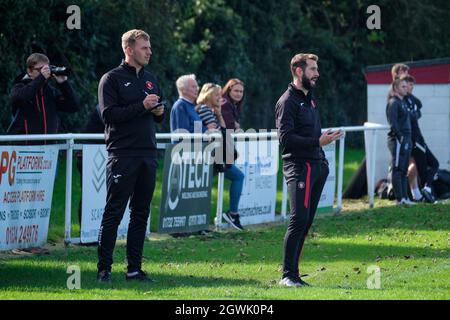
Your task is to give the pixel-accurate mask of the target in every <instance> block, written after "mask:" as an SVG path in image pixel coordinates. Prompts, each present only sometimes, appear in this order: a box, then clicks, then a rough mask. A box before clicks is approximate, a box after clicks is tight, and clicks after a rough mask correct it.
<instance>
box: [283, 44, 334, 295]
mask: <svg viewBox="0 0 450 320" xmlns="http://www.w3.org/2000/svg"><path fill="white" fill-rule="evenodd" d="M317 60H318V57H317V56H315V55H313V54H303V53H301V54H297V55H295V56H294V57H293V58H292V60H291V72H292V75H293V82H292V83H291V84H289V87H288V89H287V90H286V92H285V93H284V94H283V95H282V96H281V97H280V99H279V100H278V102H277V104H276V107H275V113H276V127H277V129H278V136H279V141H280V145H281V152H282V158H283V174H284V177H285V178H286V182H287V186H288V193H289V201H290V207H291V216H290V221H289V225H288V229H287V232H286V235H285V238H284V263H283V276H282V280H281V281H280V284H281V285H285V286H289V287H300V286H307V285H308V284H307V283H306V282H304V281H303V280H302V279H301V278H300V273H299V268H298V265H299V259H300V256H301V252H302V248H303V244H304V242H305V238H306V235H307V234H308V230H309V228H310V227H311V225H312V222H313V219H314V216H315V213H316V209H317V206H318V203H319V200H320V196H321V194H322V189H323V187H324V185H325V182H326V179H327V176H328V173H329V170H328V162H327V160H326V159H325V154H324V152H323V150H322V148H321V147H322V146H324V145H327V144H329V143H331V142H332V141H334V140H336V139H338V138H340V137H341V135H342V133H340V132H339V131H336V132H334V133H331V132H330V130H328V131H327V132H326V133H324V134H323V135H322V134H321V125H320V114H319V107H318V105H317V102H316V100H315V99H314V97H313V95H312V92H311V90H312V89H313V88H314V87H315V85H316V81H317V79H318V78H319V73H318V68H317Z"/></svg>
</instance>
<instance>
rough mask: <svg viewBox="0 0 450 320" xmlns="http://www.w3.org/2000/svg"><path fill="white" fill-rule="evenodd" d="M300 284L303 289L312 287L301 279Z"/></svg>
mask: <svg viewBox="0 0 450 320" xmlns="http://www.w3.org/2000/svg"><path fill="white" fill-rule="evenodd" d="M299 282H300V284H301V285H302V287H311V285H310V284H309V283H308V282H306V281H303V280H302V279H300V281H299Z"/></svg>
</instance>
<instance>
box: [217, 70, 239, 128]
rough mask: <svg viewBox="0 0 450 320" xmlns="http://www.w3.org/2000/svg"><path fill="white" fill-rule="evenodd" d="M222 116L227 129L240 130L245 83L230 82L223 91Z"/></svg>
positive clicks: (234, 80)
mask: <svg viewBox="0 0 450 320" xmlns="http://www.w3.org/2000/svg"><path fill="white" fill-rule="evenodd" d="M222 98H223V99H222V116H223V119H224V121H225V127H226V128H227V129H233V130H236V129H240V128H241V125H240V124H239V118H240V113H241V111H242V103H243V101H244V83H243V82H242V81H241V80H239V79H236V78H234V79H230V80H228V82H227V84H226V85H225V87H223V89H222Z"/></svg>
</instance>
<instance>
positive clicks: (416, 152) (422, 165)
mask: <svg viewBox="0 0 450 320" xmlns="http://www.w3.org/2000/svg"><path fill="white" fill-rule="evenodd" d="M411 156H412V157H413V158H414V161H415V162H416V168H417V172H418V175H419V186H420V188H421V189H422V188H423V187H424V186H428V187H430V188H431V187H432V184H433V180H434V176H435V175H436V173H437V171H438V170H439V161H438V160H437V159H436V157H435V156H434V154H433V153H432V152H431V151H430V149H428V146H426V145H425V144H424V145H421V144H418V143H416V145H415V146H414V148H413V149H412V152H411Z"/></svg>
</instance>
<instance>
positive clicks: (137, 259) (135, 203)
mask: <svg viewBox="0 0 450 320" xmlns="http://www.w3.org/2000/svg"><path fill="white" fill-rule="evenodd" d="M156 167H157V161H156V159H155V158H151V157H117V158H109V159H108V163H107V166H106V183H107V196H106V206H105V212H104V214H103V219H102V224H101V227H100V233H99V241H98V242H99V243H98V257H99V262H98V265H97V267H98V270H99V271H102V270H107V271H111V265H112V263H113V251H114V246H115V244H116V238H117V229H118V227H119V224H120V222H121V220H122V217H123V214H124V211H125V208H126V205H127V203H128V200H130V206H129V207H130V224H129V226H128V234H127V260H128V272H135V271H138V270H140V269H141V264H142V251H143V248H144V240H145V234H146V230H147V220H148V217H149V213H150V203H151V201H152V197H153V191H154V189H155V180H156Z"/></svg>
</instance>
